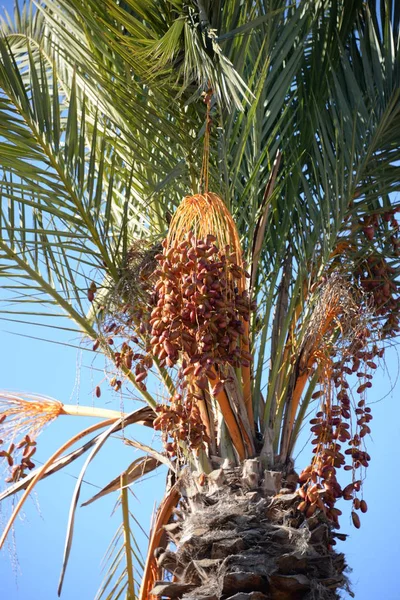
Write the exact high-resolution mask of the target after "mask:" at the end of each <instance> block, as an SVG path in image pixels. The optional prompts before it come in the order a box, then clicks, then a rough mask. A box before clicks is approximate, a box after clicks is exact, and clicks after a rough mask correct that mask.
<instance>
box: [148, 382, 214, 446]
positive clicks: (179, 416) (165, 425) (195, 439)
mask: <svg viewBox="0 0 400 600" xmlns="http://www.w3.org/2000/svg"><path fill="white" fill-rule="evenodd" d="M156 412H157V417H156V418H155V419H154V422H153V427H154V429H156V430H159V431H161V432H162V441H163V443H164V448H165V450H166V451H167V453H168V454H169V455H170V456H176V455H177V454H179V446H180V443H181V442H184V443H185V444H186V446H188V447H189V448H190V449H191V450H197V451H198V450H200V449H203V448H204V445H205V443H207V442H208V441H209V440H208V436H207V433H206V430H205V427H204V425H203V423H202V420H201V416H200V412H199V409H198V407H197V404H196V398H195V397H194V395H193V394H191V393H189V392H186V393H185V394H179V393H176V394H174V395H173V396H172V398H170V399H169V403H168V404H159V405H158V406H157V407H156Z"/></svg>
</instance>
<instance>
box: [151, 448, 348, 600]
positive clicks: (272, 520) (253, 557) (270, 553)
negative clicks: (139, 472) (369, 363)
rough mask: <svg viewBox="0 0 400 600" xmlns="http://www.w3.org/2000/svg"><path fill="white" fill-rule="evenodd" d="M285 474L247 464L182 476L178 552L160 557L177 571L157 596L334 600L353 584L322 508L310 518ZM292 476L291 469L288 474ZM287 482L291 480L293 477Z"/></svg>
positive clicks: (174, 534)
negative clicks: (348, 577) (200, 474)
mask: <svg viewBox="0 0 400 600" xmlns="http://www.w3.org/2000/svg"><path fill="white" fill-rule="evenodd" d="M282 477H283V476H282V474H281V473H280V472H274V471H262V470H261V468H260V463H259V460H258V459H254V460H249V461H245V462H244V464H243V466H242V467H238V468H225V469H218V470H215V471H213V472H212V473H211V474H210V475H208V476H207V477H206V478H205V477H204V476H200V477H196V475H186V476H185V477H184V478H182V479H181V489H182V495H183V497H184V500H183V501H182V502H181V505H180V509H179V510H177V511H176V515H175V518H174V521H173V522H172V523H169V524H168V525H167V526H166V530H167V532H168V534H169V537H170V540H171V541H172V542H173V543H174V545H175V546H176V551H174V552H172V551H170V550H168V549H163V548H159V549H158V550H157V551H156V556H157V563H158V566H159V567H162V568H163V569H164V573H166V572H169V573H172V574H173V575H174V578H173V581H159V582H157V583H156V585H155V587H154V589H153V590H152V594H154V596H155V597H159V598H160V597H167V598H180V599H182V600H228V599H229V600H286V599H287V600H289V599H304V600H317V599H321V600H335V599H337V598H339V595H338V592H339V590H340V589H341V588H342V589H343V588H347V589H348V584H347V579H346V576H345V575H344V570H345V568H346V564H345V560H344V556H343V554H340V553H336V552H335V551H334V550H333V549H332V540H333V537H334V532H333V531H332V528H331V526H330V524H329V523H328V522H327V520H326V518H325V517H324V515H323V513H321V514H315V515H313V517H311V518H309V519H306V518H305V517H304V515H303V514H302V513H300V512H299V511H298V510H297V508H296V507H297V505H298V503H299V500H300V499H299V497H298V496H297V494H295V493H293V492H292V491H291V490H290V489H288V488H285V489H283V490H282V492H284V493H279V489H280V487H281V485H282ZM288 479H290V476H289V478H288ZM286 485H288V483H286Z"/></svg>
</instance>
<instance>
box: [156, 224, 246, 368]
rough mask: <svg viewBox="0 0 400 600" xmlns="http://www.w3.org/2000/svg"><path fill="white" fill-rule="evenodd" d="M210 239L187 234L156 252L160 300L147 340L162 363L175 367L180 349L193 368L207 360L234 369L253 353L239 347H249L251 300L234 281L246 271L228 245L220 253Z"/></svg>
mask: <svg viewBox="0 0 400 600" xmlns="http://www.w3.org/2000/svg"><path fill="white" fill-rule="evenodd" d="M214 242H215V237H214V236H212V235H208V236H207V238H206V239H197V238H196V237H195V236H194V235H193V234H190V235H189V236H187V239H185V240H184V241H183V242H178V241H176V242H174V243H173V244H172V245H171V246H169V247H168V246H167V245H166V243H165V245H164V251H163V253H162V254H159V255H157V256H156V259H157V260H158V262H159V264H160V267H159V269H158V270H157V272H156V275H157V277H158V282H157V284H156V292H157V298H158V299H157V306H156V307H155V308H154V309H153V311H152V313H151V318H150V324H151V326H152V330H151V335H152V337H151V341H150V343H151V345H152V349H153V354H154V355H155V356H157V357H158V359H159V360H160V361H161V364H163V365H167V366H169V367H173V366H174V365H175V364H176V363H177V362H178V360H179V358H180V356H181V353H184V354H185V355H186V356H188V357H189V358H190V363H191V365H193V369H195V368H196V367H197V366H202V365H205V364H206V362H207V359H209V358H211V359H212V361H213V363H220V364H223V363H227V364H230V365H232V366H234V367H240V366H241V365H244V366H249V365H250V361H251V355H250V354H249V353H248V352H246V351H245V350H243V347H242V346H243V345H248V339H247V338H246V336H245V327H244V321H248V320H249V318H250V311H251V310H252V309H254V304H253V303H251V302H250V299H249V296H248V293H247V291H246V290H245V289H242V290H241V291H240V290H239V287H243V286H242V285H240V284H239V285H236V283H235V282H242V281H243V279H244V277H246V276H247V273H245V271H244V270H243V268H242V267H241V266H239V265H237V263H236V256H235V254H234V253H230V250H229V248H226V249H225V253H223V252H221V251H220V250H219V249H218V247H217V246H216V245H215V243H214ZM240 340H241V341H242V343H241V342H240ZM198 375H199V373H197V374H196V376H198Z"/></svg>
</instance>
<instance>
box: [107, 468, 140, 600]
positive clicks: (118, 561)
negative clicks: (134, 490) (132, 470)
mask: <svg viewBox="0 0 400 600" xmlns="http://www.w3.org/2000/svg"><path fill="white" fill-rule="evenodd" d="M117 507H118V508H119V507H121V510H122V522H121V524H120V526H119V527H118V529H117V531H116V533H115V535H114V537H113V539H112V540H111V542H110V545H109V547H108V550H107V553H106V555H105V557H104V566H106V565H107V563H109V565H108V566H107V573H106V575H105V576H104V579H103V582H102V584H101V587H100V589H99V591H98V592H97V595H96V600H101V598H103V599H104V600H117V599H118V598H120V597H121V596H122V594H124V597H125V598H130V599H132V600H134V599H135V598H136V595H135V589H137V588H138V579H137V577H136V578H135V572H134V566H133V565H134V564H136V565H137V570H139V571H142V570H143V567H144V559H143V556H142V555H141V552H140V549H139V546H138V544H137V542H136V540H135V538H134V536H133V532H132V529H131V525H130V523H131V521H132V522H135V521H136V519H135V517H134V515H133V514H132V513H131V512H130V510H129V487H128V482H127V480H126V475H121V478H120V496H119V499H118V502H117Z"/></svg>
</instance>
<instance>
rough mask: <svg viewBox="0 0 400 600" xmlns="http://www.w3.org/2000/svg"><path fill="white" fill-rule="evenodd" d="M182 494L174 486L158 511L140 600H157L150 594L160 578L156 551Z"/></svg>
mask: <svg viewBox="0 0 400 600" xmlns="http://www.w3.org/2000/svg"><path fill="white" fill-rule="evenodd" d="M180 497H181V495H180V492H179V489H178V486H177V485H174V486H173V487H172V488H171V489H170V491H169V492H168V493H167V495H166V496H165V497H164V499H163V501H162V502H161V504H160V506H159V509H158V511H157V516H156V520H155V523H154V527H153V530H152V532H151V536H150V541H149V548H148V551H147V559H146V564H145V567H144V572H143V577H142V585H141V588H140V592H139V597H138V600H155V599H156V596H153V595H152V594H151V593H150V592H151V590H152V589H153V587H154V583H155V581H156V580H157V576H158V567H157V563H156V559H155V556H154V551H155V549H156V548H158V547H159V545H160V542H161V539H162V537H163V535H164V533H165V531H164V525H167V523H168V521H169V520H170V518H171V516H172V511H173V509H174V508H175V507H176V505H177V504H178V502H179V500H180Z"/></svg>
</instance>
